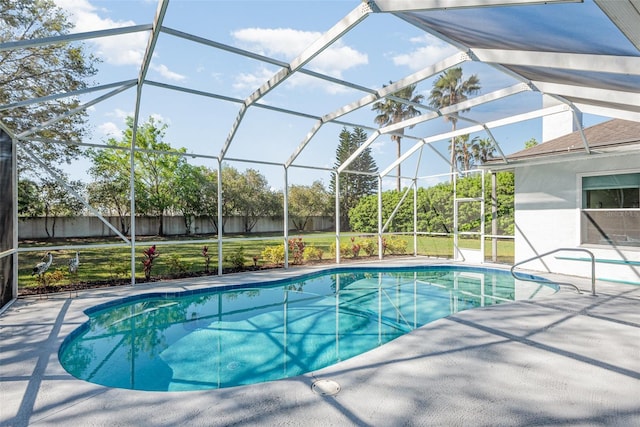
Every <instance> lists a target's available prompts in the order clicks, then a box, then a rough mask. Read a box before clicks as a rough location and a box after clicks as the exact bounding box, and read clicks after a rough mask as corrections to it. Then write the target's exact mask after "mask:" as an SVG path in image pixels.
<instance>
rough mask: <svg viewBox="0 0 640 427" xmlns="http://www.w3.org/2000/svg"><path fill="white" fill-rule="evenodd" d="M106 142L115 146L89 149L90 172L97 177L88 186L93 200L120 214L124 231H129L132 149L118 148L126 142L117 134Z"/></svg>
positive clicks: (102, 209)
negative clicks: (122, 142) (129, 150)
mask: <svg viewBox="0 0 640 427" xmlns="http://www.w3.org/2000/svg"><path fill="white" fill-rule="evenodd" d="M106 145H107V146H108V147H112V148H111V149H109V148H106V149H102V150H90V151H88V155H89V157H90V158H91V160H92V166H91V167H90V168H89V175H90V176H91V177H92V178H93V181H92V182H91V183H89V185H88V186H87V192H88V194H89V203H90V204H91V205H92V206H94V207H97V208H99V209H100V210H101V211H102V213H103V214H107V215H115V216H117V217H118V222H119V224H120V232H121V233H122V234H124V235H126V234H128V233H129V228H130V227H131V217H130V216H131V202H130V197H131V194H130V191H129V188H130V185H131V184H130V182H129V176H130V169H131V166H130V160H129V152H128V151H126V150H119V149H115V147H122V146H123V144H121V143H119V142H118V141H117V140H116V139H114V138H111V139H109V140H108V141H107V142H106Z"/></svg>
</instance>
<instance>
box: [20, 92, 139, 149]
mask: <svg viewBox="0 0 640 427" xmlns="http://www.w3.org/2000/svg"><path fill="white" fill-rule="evenodd" d="M135 85H136V82H135V80H134V81H133V83H131V82H130V83H128V84H126V85H124V86H121V87H119V88H118V89H116V90H113V91H111V92H109V93H106V94H104V95H102V96H99V97H98V98H96V99H94V100H92V101H89V102H86V103H84V104H82V105H80V106H78V107H76V108H74V109H72V110H69V111H67V112H66V113H64V114H61V115H59V116H57V117H54V118H52V119H50V120H47V121H46V122H43V123H41V124H39V125H38V126H35V127H32V128H31V129H29V130H26V131H24V132H22V133H20V134H18V135H16V138H18V139H24V137H26V136H28V135H31V134H34V133H36V132H38V131H39V130H42V129H44V128H46V127H47V126H49V125H52V124H54V123H58V122H59V121H60V120H64V119H65V118H67V117H69V116H72V115H74V114H76V113H78V112H80V111H82V110H85V109H87V108H89V107H91V106H92V105H95V104H97V103H99V102H102V101H104V100H105V99H108V98H111V97H112V96H115V95H117V94H119V93H121V92H124V91H125V90H127V89H129V88H131V87H133V86H135Z"/></svg>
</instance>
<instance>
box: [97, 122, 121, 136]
mask: <svg viewBox="0 0 640 427" xmlns="http://www.w3.org/2000/svg"><path fill="white" fill-rule="evenodd" d="M98 130H99V131H100V132H102V134H103V135H105V136H117V135H120V133H121V132H122V131H121V130H120V128H118V125H116V124H115V123H113V122H105V123H103V124H101V125H99V126H98Z"/></svg>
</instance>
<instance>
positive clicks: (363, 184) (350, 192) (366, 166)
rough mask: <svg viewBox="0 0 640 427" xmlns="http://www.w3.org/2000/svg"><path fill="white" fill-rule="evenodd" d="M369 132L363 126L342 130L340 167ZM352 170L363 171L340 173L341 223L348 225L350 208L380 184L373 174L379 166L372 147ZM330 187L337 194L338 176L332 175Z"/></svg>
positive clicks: (338, 159)
mask: <svg viewBox="0 0 640 427" xmlns="http://www.w3.org/2000/svg"><path fill="white" fill-rule="evenodd" d="M366 140H367V134H366V132H365V131H364V130H362V128H358V127H356V128H354V129H353V132H349V131H348V130H347V128H346V127H344V128H342V131H341V132H340V143H339V144H338V148H337V149H336V163H335V167H336V168H338V167H339V166H340V165H341V164H342V163H343V162H344V161H345V160H347V159H348V158H349V157H350V156H351V154H353V153H354V152H355V151H356V150H357V149H358V148H359V147H360V146H361V145H362V144H363V143H364V142H365V141H366ZM348 169H349V170H350V171H354V172H363V173H349V172H343V173H341V174H340V193H339V199H340V224H341V226H342V227H347V226H348V224H349V210H350V209H351V208H353V207H355V206H356V205H357V204H358V200H360V198H361V197H363V196H366V195H368V194H372V193H374V192H375V191H376V189H377V186H378V178H377V177H376V176H375V175H373V174H375V173H377V172H378V166H377V165H376V162H375V160H373V157H372V156H371V149H370V148H366V149H365V150H363V151H362V153H361V154H360V155H359V156H358V158H357V159H355V160H354V161H353V162H352V163H351V164H350V165H349V168H348ZM329 189H330V191H331V192H332V193H333V194H336V177H335V175H333V176H332V177H331V182H330V184H329Z"/></svg>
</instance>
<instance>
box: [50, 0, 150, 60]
mask: <svg viewBox="0 0 640 427" xmlns="http://www.w3.org/2000/svg"><path fill="white" fill-rule="evenodd" d="M55 1H56V4H57V5H58V6H59V7H61V8H62V9H64V10H65V11H66V12H67V13H68V14H69V20H70V22H71V23H73V24H74V30H73V32H77V33H82V32H86V31H97V30H104V29H109V28H120V27H127V26H131V25H135V22H133V21H131V20H128V21H114V20H112V19H110V18H102V17H101V16H100V15H99V14H98V9H97V8H96V7H95V6H93V5H92V4H91V3H89V2H88V1H87V0H55ZM148 38H149V32H148V31H144V32H137V33H131V34H125V35H120V36H114V37H100V38H95V39H91V40H88V42H90V43H92V44H95V45H96V46H97V52H96V55H97V56H99V57H101V58H102V59H104V60H105V61H106V62H107V63H110V64H114V65H139V64H140V62H141V61H142V57H143V55H144V51H145V49H146V46H147V40H148Z"/></svg>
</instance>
